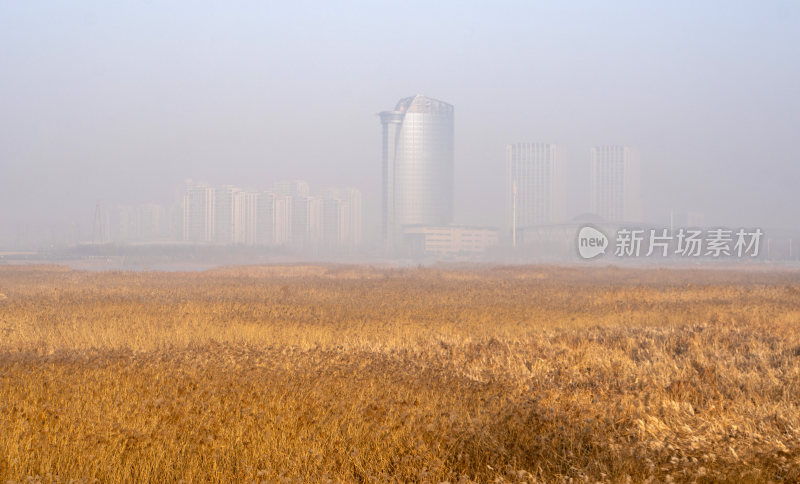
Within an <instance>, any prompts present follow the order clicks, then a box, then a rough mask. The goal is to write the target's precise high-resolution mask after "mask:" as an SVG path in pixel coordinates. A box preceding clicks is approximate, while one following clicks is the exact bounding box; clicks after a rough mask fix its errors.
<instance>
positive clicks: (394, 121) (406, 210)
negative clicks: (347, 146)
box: [380, 95, 454, 246]
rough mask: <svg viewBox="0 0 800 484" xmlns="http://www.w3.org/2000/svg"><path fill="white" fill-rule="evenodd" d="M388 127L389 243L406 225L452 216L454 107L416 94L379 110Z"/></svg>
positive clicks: (386, 224)
mask: <svg viewBox="0 0 800 484" xmlns="http://www.w3.org/2000/svg"><path fill="white" fill-rule="evenodd" d="M380 117H381V123H382V126H383V146H382V151H383V153H382V158H383V207H382V208H383V230H384V237H385V239H386V242H387V244H389V245H390V246H392V245H394V244H395V243H397V242H398V241H399V240H400V237H401V230H402V227H403V226H405V225H445V224H448V223H450V222H452V219H453V165H454V154H453V138H454V129H453V106H452V105H450V104H447V103H445V102H442V101H438V100H436V99H431V98H429V97H426V96H422V95H417V96H413V97H408V98H405V99H401V100H400V101H399V102H398V103H397V106H396V107H395V109H394V110H393V111H385V112H382V113H380Z"/></svg>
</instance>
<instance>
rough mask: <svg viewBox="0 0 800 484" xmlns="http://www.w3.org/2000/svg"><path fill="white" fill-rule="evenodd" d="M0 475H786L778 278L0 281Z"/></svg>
mask: <svg viewBox="0 0 800 484" xmlns="http://www.w3.org/2000/svg"><path fill="white" fill-rule="evenodd" d="M0 293H1V294H2V295H3V296H4V297H0V482H6V481H24V480H41V481H46V482H50V481H55V482H68V481H70V480H73V479H79V480H84V481H92V480H99V481H100V482H116V481H124V482H147V481H149V482H175V481H179V480H186V481H189V482H206V481H212V482H217V481H231V482H254V481H255V482H260V481H265V482H281V481H283V482H325V481H328V482H331V481H332V482H385V481H394V482H441V481H449V482H459V481H478V482H493V481H508V482H537V481H545V482H559V481H570V480H573V481H575V482H583V481H589V482H594V481H609V482H642V481H647V480H648V479H649V480H651V481H655V482H668V481H672V480H674V481H689V482H694V481H696V482H716V481H728V482H741V481H747V482H767V481H798V480H800V409H799V408H798V405H800V328H799V327H798V324H799V323H800V275H798V274H797V273H796V272H784V273H767V272H756V271H750V272H730V271H713V272H711V271H688V270H681V271H678V270H632V269H631V270H629V269H618V268H588V267H587V268H580V269H569V268H554V267H520V268H510V267H498V268H472V269H466V268H461V269H408V270H396V269H395V270H392V269H378V268H369V267H350V266H345V267H334V266H303V267H299V266H293V267H252V268H225V269H219V270H214V271H208V272H202V273H173V274H165V273H86V272H77V271H69V270H66V269H64V268H60V267H16V268H15V267H2V268H0Z"/></svg>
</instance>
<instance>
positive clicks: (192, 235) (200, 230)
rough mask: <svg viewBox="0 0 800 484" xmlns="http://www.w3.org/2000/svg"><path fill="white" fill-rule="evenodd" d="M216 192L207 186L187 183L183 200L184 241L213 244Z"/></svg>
mask: <svg viewBox="0 0 800 484" xmlns="http://www.w3.org/2000/svg"><path fill="white" fill-rule="evenodd" d="M215 195H216V192H215V190H214V189H213V188H211V187H209V186H208V185H205V184H193V183H191V182H187V184H186V187H185V188H184V194H183V200H182V211H183V217H182V226H183V230H182V232H183V234H182V235H183V237H182V238H183V240H185V241H187V242H213V241H214V225H215V223H216V217H215V209H216V197H215Z"/></svg>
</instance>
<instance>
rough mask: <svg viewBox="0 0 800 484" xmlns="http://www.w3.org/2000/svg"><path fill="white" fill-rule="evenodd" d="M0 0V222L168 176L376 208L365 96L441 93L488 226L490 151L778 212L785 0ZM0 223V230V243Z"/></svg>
mask: <svg viewBox="0 0 800 484" xmlns="http://www.w3.org/2000/svg"><path fill="white" fill-rule="evenodd" d="M611 3H612V2H548V3H543V2H518V3H502V2H491V3H490V2H486V3H474V2H463V1H460V2H438V3H437V2H408V1H404V2H391V3H385V4H384V3H382V2H369V3H368V2H364V3H345V2H324V3H323V2H320V3H302V2H281V3H275V2H262V1H259V2H199V1H191V2H188V1H187V2H177V1H176V2H109V1H107V0H104V1H95V2H90V1H71V2H52V1H47V2H44V1H42V2H39V1H31V0H26V1H10V0H0V92H2V102H1V103H0V235H2V236H5V238H6V240H8V239H9V237H12V236H13V234H14V233H15V231H16V230H17V228H18V227H19V226H20V225H21V223H22V221H26V222H25V223H27V224H29V225H35V226H41V227H51V228H56V227H60V226H65V225H67V224H70V223H73V222H79V223H80V224H81V226H82V230H84V232H86V233H88V231H89V230H90V228H91V221H92V215H93V210H94V205H95V202H96V201H97V200H98V199H102V200H104V201H106V202H107V203H112V204H113V203H137V202H146V201H157V202H160V203H165V204H166V203H170V202H171V201H172V200H173V197H174V194H175V190H176V187H177V186H178V185H179V184H180V183H181V182H182V181H183V180H184V179H185V178H193V179H199V180H205V181H208V182H210V183H213V184H234V185H239V186H242V187H245V188H246V187H254V188H258V187H268V186H270V185H271V184H272V183H273V182H274V181H276V180H279V179H282V178H289V179H296V178H300V179H306V180H308V181H309V182H310V184H311V187H312V190H313V191H318V190H319V189H321V188H324V187H325V186H328V185H334V186H347V185H351V186H355V187H357V188H359V189H361V190H362V191H363V193H364V199H365V201H366V203H365V205H366V207H367V218H366V221H367V222H369V223H376V222H377V220H378V206H379V205H380V170H381V166H380V122H379V119H378V117H377V116H376V113H378V112H379V111H382V110H386V109H391V108H393V107H394V105H395V103H396V102H397V100H398V99H399V98H401V97H405V96H409V95H413V94H417V93H421V94H426V95H428V96H431V97H435V98H438V99H442V100H444V101H447V102H449V103H451V104H453V105H455V122H456V219H457V220H456V221H457V222H462V223H479V224H490V225H499V224H500V223H501V221H502V214H503V206H502V200H503V197H502V194H503V176H504V159H503V156H504V145H505V144H506V143H513V142H520V141H532V142H533V141H543V142H555V143H562V144H563V145H564V146H565V147H566V149H567V152H568V163H569V173H570V174H572V175H573V179H572V180H571V181H570V183H569V186H568V189H569V190H570V197H569V201H568V209H569V212H570V214H573V215H574V214H576V213H579V212H582V211H585V210H586V209H587V208H588V196H587V194H586V192H587V191H588V174H587V172H588V164H589V148H590V147H591V146H593V145H596V144H628V145H633V146H637V147H638V148H639V150H640V152H641V154H642V171H643V193H644V212H645V216H646V218H648V219H649V220H652V221H656V222H660V221H664V220H666V217H667V214H668V212H669V209H670V208H671V207H672V208H675V209H676V210H679V211H680V210H686V209H690V210H698V211H702V212H705V214H706V221H707V222H709V223H718V224H728V225H736V224H740V225H759V226H789V227H795V228H797V227H800V189H798V182H800V139H798V138H800V136H798V134H800V2H769V1H766V2H730V1H728V2H697V1H691V2H638V1H637V2H613V6H610V4H611ZM0 240H2V239H0Z"/></svg>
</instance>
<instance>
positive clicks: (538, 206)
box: [506, 143, 566, 240]
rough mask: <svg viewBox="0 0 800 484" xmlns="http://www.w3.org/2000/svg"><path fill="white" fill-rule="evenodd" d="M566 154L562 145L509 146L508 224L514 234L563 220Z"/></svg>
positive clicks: (509, 232)
mask: <svg viewBox="0 0 800 484" xmlns="http://www.w3.org/2000/svg"><path fill="white" fill-rule="evenodd" d="M565 201H566V194H565V175H564V154H563V149H562V148H561V147H560V146H559V145H555V144H548V143H517V144H513V145H507V146H506V224H507V229H508V232H507V233H508V234H510V235H511V238H512V240H514V233H513V231H514V230H515V229H516V230H520V229H523V228H525V227H530V226H532V225H541V224H551V223H557V222H561V221H563V219H564V203H565Z"/></svg>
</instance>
